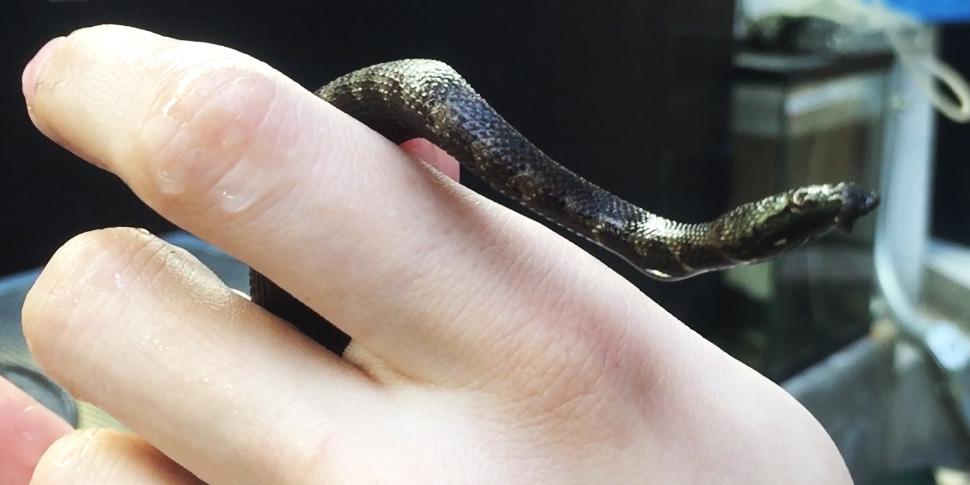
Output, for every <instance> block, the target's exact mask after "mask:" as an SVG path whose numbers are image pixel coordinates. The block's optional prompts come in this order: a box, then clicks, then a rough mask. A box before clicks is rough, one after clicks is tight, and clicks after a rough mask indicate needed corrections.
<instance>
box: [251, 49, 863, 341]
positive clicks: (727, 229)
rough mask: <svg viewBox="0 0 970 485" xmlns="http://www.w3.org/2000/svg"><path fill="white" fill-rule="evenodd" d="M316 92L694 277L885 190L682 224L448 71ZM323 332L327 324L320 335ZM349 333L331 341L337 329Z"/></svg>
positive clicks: (828, 221)
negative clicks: (565, 158) (589, 174)
mask: <svg viewBox="0 0 970 485" xmlns="http://www.w3.org/2000/svg"><path fill="white" fill-rule="evenodd" d="M316 94H317V95H318V96H319V97H320V98H322V99H323V100H325V101H327V102H329V103H330V104H332V105H334V106H335V107H337V108H338V109H340V110H342V111H344V112H346V113H347V114H349V115H351V116H353V117H354V118H356V119H357V120H359V121H361V122H362V123H364V124H366V125H367V126H369V127H370V128H372V129H374V130H375V131H377V132H378V133H380V134H381V135H383V136H384V137H386V138H388V139H389V140H391V141H392V142H395V143H403V142H405V141H407V140H410V139H413V138H425V139H427V140H429V141H431V142H432V143H434V144H435V145H437V146H438V147H440V148H442V149H443V150H445V151H446V152H448V153H449V154H450V155H451V156H453V157H454V158H455V159H457V160H458V162H459V163H460V164H461V165H462V166H463V167H465V168H466V169H467V170H468V171H469V172H471V173H473V174H474V175H476V176H478V177H480V178H481V179H482V180H484V181H485V182H486V183H488V184H489V185H490V186H492V187H493V188H495V189H497V190H498V191H499V192H501V193H502V194H504V195H505V196H507V197H509V198H511V199H513V200H515V201H517V202H519V203H521V204H522V205H523V206H525V207H526V208H528V209H530V210H531V211H532V212H535V213H536V214H538V215H540V216H542V217H545V218H546V219H548V220H550V221H552V222H554V223H556V224H559V225H561V226H563V227H565V228H567V229H569V230H571V231H573V232H575V233H576V234H579V235H581V236H583V237H585V238H587V239H589V240H590V241H593V242H594V243H596V244H599V245H600V246H602V247H604V248H606V249H609V250H610V251H612V252H614V253H616V254H617V255H619V256H620V257H622V258H624V259H625V260H627V261H628V262H629V263H630V264H632V265H633V266H634V267H636V268H638V269H640V270H641V271H643V272H644V273H646V274H647V275H649V276H651V277H654V278H657V279H661V280H677V279H683V278H688V277H691V276H694V275H697V274H700V273H704V272H707V271H715V270H721V269H725V268H731V267H734V266H740V265H744V264H749V263H754V262H759V261H764V260H766V259H770V258H772V257H775V256H777V255H779V254H782V253H785V252H788V251H791V250H792V249H794V248H797V247H798V246H800V245H802V244H803V243H805V242H807V241H809V240H811V239H814V238H817V237H820V236H822V235H824V234H825V233H827V232H829V231H831V230H832V229H835V228H838V229H842V230H845V231H848V230H850V229H851V227H852V224H853V222H854V221H855V220H856V219H858V218H859V217H861V216H864V215H865V214H867V213H869V212H870V211H872V210H873V208H875V207H876V205H877V204H878V196H877V195H876V194H875V193H873V192H870V191H868V190H864V189H862V188H859V187H857V186H855V185H854V184H852V183H838V184H831V185H828V184H826V185H812V186H806V187H800V188H797V189H793V190H789V191H787V192H783V193H781V194H777V195H773V196H770V197H767V198H765V199H762V200H760V201H758V202H753V203H749V204H744V205H742V206H739V207H737V208H735V209H733V210H731V211H729V212H727V213H725V214H723V215H721V216H720V217H718V218H716V219H714V220H713V221H710V222H705V223H699V224H685V223H681V222H677V221H672V220H669V219H665V218H663V217H661V216H658V215H656V214H653V213H651V212H649V211H646V210H644V209H642V208H640V207H637V206H636V205H633V204H631V203H629V202H627V201H625V200H623V199H621V198H619V197H617V196H615V195H613V194H611V193H610V192H608V191H606V190H604V189H602V188H600V187H598V186H596V185H594V184H593V183H591V182H589V181H587V180H585V179H583V178H582V177H580V176H579V175H577V174H575V173H573V172H571V171H570V170H568V169H566V168H565V167H563V166H562V165H559V164H558V163H556V162H555V161H554V160H553V159H552V158H550V157H549V156H547V155H546V154H545V153H543V152H542V151H541V150H539V149H538V148H537V147H536V146H535V145H533V144H532V143H531V142H529V141H528V140H527V139H526V138H525V137H524V136H522V135H521V134H520V133H519V132H518V131H517V130H516V129H515V128H513V127H512V125H511V124H509V123H508V122H507V121H505V120H504V119H503V118H502V117H501V115H499V114H498V113H497V112H496V111H495V110H494V109H492V107H491V106H489V105H488V103H487V102H486V101H485V100H484V99H482V98H481V97H480V96H479V95H478V94H477V93H476V92H475V91H474V90H473V89H472V88H471V86H469V85H468V83H467V82H466V81H465V80H464V79H463V78H462V77H461V76H460V75H459V74H458V73H457V72H455V71H454V70H453V69H452V68H451V67H449V66H448V65H447V64H444V63H442V62H439V61H433V60H423V59H411V60H401V61H395V62H388V63H384V64H378V65H375V66H371V67H367V68H364V69H361V70H358V71H355V72H352V73H350V74H347V75H345V76H342V77H339V78H337V79H336V80H334V81H332V82H331V83H329V84H327V85H326V86H324V87H322V88H320V89H319V90H318V91H317V92H316ZM251 287H252V288H251V291H252V293H253V299H254V301H256V302H257V303H259V304H260V305H262V306H264V307H265V308H267V309H268V310H270V311H271V312H273V313H276V314H277V315H279V316H280V317H282V318H285V319H287V320H289V321H290V322H291V323H293V324H295V325H297V327H299V328H300V329H301V330H302V331H304V332H305V333H308V334H310V335H311V337H314V338H316V339H317V340H318V341H319V340H324V341H323V342H322V343H324V345H326V346H327V347H328V348H330V349H331V350H335V351H337V352H338V353H339V352H340V351H342V350H343V346H345V345H346V341H349V340H347V338H346V337H345V336H342V334H340V333H339V330H336V329H335V328H333V327H332V326H331V325H330V324H329V323H327V322H325V321H323V320H322V319H321V317H319V316H317V315H316V313H314V312H313V311H312V310H310V309H309V308H306V307H303V305H302V304H301V303H299V302H298V301H297V300H296V299H295V298H293V297H291V296H289V295H288V294H287V293H286V292H285V291H283V290H281V289H280V288H279V287H277V286H276V285H275V284H273V283H272V282H271V281H269V280H267V279H266V278H265V277H263V276H262V275H260V274H259V273H257V272H252V276H251ZM321 332H323V333H322V334H321ZM338 334H339V335H341V337H340V338H339V339H337V340H339V341H337V342H335V344H334V345H331V344H330V343H329V342H327V341H326V340H328V339H329V340H332V339H333V336H334V335H338Z"/></svg>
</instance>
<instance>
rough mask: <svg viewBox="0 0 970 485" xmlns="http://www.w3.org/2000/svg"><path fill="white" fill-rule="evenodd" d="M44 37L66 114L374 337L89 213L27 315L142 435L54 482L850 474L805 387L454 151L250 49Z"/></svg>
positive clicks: (93, 438) (139, 175) (46, 107)
mask: <svg viewBox="0 0 970 485" xmlns="http://www.w3.org/2000/svg"><path fill="white" fill-rule="evenodd" d="M44 51H46V53H47V54H49V55H50V56H49V58H47V59H46V61H45V60H43V59H42V57H43V56H39V58H37V59H35V60H34V61H33V62H32V63H31V64H30V65H29V66H28V68H27V69H26V71H25V75H24V95H25V97H26V100H27V104H28V107H29V112H30V115H31V118H32V120H33V121H34V123H35V124H36V125H37V127H38V128H39V129H40V130H41V131H42V132H44V133H45V134H46V135H48V136H49V137H51V138H52V139H53V140H55V141H56V142H58V143H60V144H62V145H64V146H65V147H67V148H69V149H70V150H72V151H73V152H75V153H77V154H78V155H80V156H81V157H83V158H85V159H87V160H89V161H90V162H92V163H94V164H96V165H98V166H100V167H103V168H105V169H106V170H109V171H111V172H112V173H114V174H116V175H117V176H118V177H120V178H121V179H122V180H123V181H124V182H125V183H126V184H128V185H129V186H130V187H131V189H132V190H133V191H134V192H135V193H136V194H138V196H139V197H141V198H142V200H144V201H145V202H146V203H147V204H148V205H150V206H151V207H152V208H154V209H155V210H157V211H158V212H159V213H161V214H162V215H164V216H165V217H167V218H169V219H170V220H172V221H174V222H175V223H176V224H178V225H180V226H182V227H184V228H186V229H187V230H189V231H191V232H193V233H194V234H196V235H198V236H200V237H202V238H203V239H205V240H207V241H209V242H211V243H213V244H215V245H216V246H219V247H220V248H222V249H224V250H225V251H227V252H228V253H230V254H232V255H233V256H235V257H237V258H238V259H240V260H242V261H245V262H246V263H247V264H250V265H251V266H253V267H254V268H256V269H257V270H259V271H261V272H262V273H264V274H266V275H267V276H268V277H270V278H271V279H273V280H274V281H275V282H277V283H279V284H280V285H281V286H283V287H284V288H286V289H287V291H289V292H290V293H292V294H294V295H295V296H297V297H298V298H300V299H301V300H302V301H304V302H307V303H308V305H309V306H311V307H312V308H314V309H315V310H317V311H318V312H320V313H321V314H322V315H324V316H326V317H327V318H328V319H329V320H330V321H332V322H334V323H335V324H336V325H338V326H339V327H340V328H341V329H342V330H343V331H345V332H346V333H348V334H349V335H351V336H352V337H353V338H354V342H353V344H352V345H351V347H350V348H348V350H347V353H346V354H345V357H344V358H339V357H337V356H334V355H333V354H330V353H328V352H326V351H324V350H323V349H321V348H320V347H319V346H318V345H316V344H315V343H314V342H312V341H310V340H309V339H307V338H306V337H304V336H303V335H301V334H299V333H298V332H295V331H294V330H292V328H291V327H290V326H288V325H287V324H286V323H285V322H282V321H280V320H279V319H277V318H275V317H273V316H272V315H270V314H268V313H267V312H265V311H263V310H262V309H261V308H259V307H258V306H256V305H255V304H253V303H251V302H250V301H249V300H247V299H246V298H244V297H242V296H240V295H238V294H237V293H235V292H233V291H232V290H230V289H229V288H227V287H226V286H225V285H223V284H222V282H221V281H219V280H218V279H217V278H216V277H215V276H214V275H213V274H212V273H211V272H209V271H208V270H207V269H206V268H204V267H203V266H202V265H201V264H200V263H199V262H198V261H196V260H195V259H194V258H192V257H191V256H190V255H188V254H187V253H186V252H184V251H182V250H180V249H178V248H175V247H172V246H169V245H168V244H166V243H165V242H163V241H161V240H159V239H158V238H155V237H154V236H151V235H149V234H147V233H145V232H142V231H137V230H133V229H108V230H102V231H95V232H91V233H87V234H83V235H80V236H78V237H76V238H74V239H72V240H71V241H70V242H68V243H67V244H65V245H64V246H63V247H62V248H61V249H60V250H59V251H58V252H57V254H55V255H54V257H53V258H52V260H51V262H50V263H49V264H48V266H47V267H46V268H45V270H44V272H43V273H42V275H41V276H40V278H39V279H38V281H37V283H36V284H35V286H34V288H33V289H32V290H31V292H30V294H29V295H28V297H27V301H26V303H25V305H24V319H23V320H24V332H25V335H26V336H27V338H28V341H29V343H30V345H31V349H32V351H33V352H34V355H35V357H36V358H37V360H38V362H39V363H40V364H41V365H42V366H43V367H44V369H45V370H46V371H47V372H48V373H49V374H50V375H52V376H53V377H54V378H55V379H57V381H58V382H60V383H61V384H62V385H64V386H65V387H66V388H67V389H68V390H69V391H70V392H71V393H72V394H74V395H75V396H78V397H79V398H81V399H85V400H88V401H91V402H93V403H94V404H96V405H98V406H100V407H102V408H104V409H105V410H107V411H108V412H109V413H111V414H112V415H113V416H114V417H116V418H118V419H119V420H120V421H121V422H123V423H124V424H125V425H127V426H128V427H129V428H130V429H131V433H129V432H122V431H97V432H92V431H89V430H88V431H78V432H74V433H70V434H66V435H64V436H63V437H62V438H60V439H59V440H58V441H57V442H55V443H54V444H53V445H52V446H51V447H50V448H49V449H48V450H47V451H46V453H44V454H43V456H41V457H39V458H38V459H39V464H38V466H37V469H36V472H35V475H34V480H36V481H37V482H42V483H61V482H67V481H76V480H81V481H84V480H86V481H90V482H95V483H146V484H147V483H173V482H174V483H195V482H196V481H199V480H201V481H204V482H207V483H372V482H380V483H385V482H387V483H658V484H670V483H743V484H752V483H766V484H777V483H785V484H797V483H806V484H809V483H810V484H817V483H828V484H835V483H849V482H850V479H849V477H848V473H847V471H846V469H845V465H844V463H843V462H842V459H841V457H840V456H839V454H838V452H837V450H836V449H835V447H834V445H833V444H832V442H831V440H830V439H829V437H828V436H827V435H826V433H825V432H824V430H823V429H822V428H821V426H819V424H818V423H817V422H816V421H815V419H814V418H813V417H812V416H811V415H810V414H809V413H808V412H807V411H806V410H805V409H804V408H803V407H801V406H800V405H799V404H798V403H797V402H796V401H795V400H794V399H792V398H791V397H790V396H789V395H788V394H787V393H785V392H784V391H783V390H781V389H780V388H779V387H777V386H776V385H774V384H773V383H771V382H770V381H768V380H766V379H764V378H763V377H762V376H760V375H758V374H757V373H756V372H754V371H752V370H751V369H749V368H747V367H745V366H743V365H742V364H740V363H738V362H737V361H735V360H733V359H732V358H730V357H729V356H727V355H726V354H724V353H723V352H721V351H720V350H719V349H717V348H716V347H715V346H713V345H711V344H710V343H708V342H707V341H705V340H703V339H702V338H701V337H699V336H698V335H696V334H695V333H693V332H692V331H690V330H689V329H688V328H686V327H685V326H684V325H683V324H681V323H680V322H678V321H677V320H676V319H674V318H673V317H671V316H670V315H669V314H667V313H666V312H665V311H663V309H661V308H659V307H658V306H657V305H656V304H655V303H653V302H652V301H651V300H650V299H649V298H647V297H646V296H644V295H643V294H642V293H640V292H639V291H638V290H637V289H636V288H635V287H633V286H632V285H631V284H629V283H628V282H627V281H625V280H624V279H622V278H621V277H619V276H618V275H616V274H615V273H613V272H612V271H610V270H609V269H608V268H607V267H605V266H604V265H602V264H601V263H599V262H598V261H596V260H595V259H594V258H592V257H591V256H589V255H588V254H586V253H585V252H583V251H582V250H581V249H579V248H577V247H575V246H573V245H572V244H570V243H568V242H567V241H565V240H564V239H562V238H560V237H559V236H557V235H556V234H555V233H553V232H551V231H549V230H547V229H545V228H544V227H542V226H541V225H539V224H538V223H536V222H534V221H531V220H529V219H527V218H525V217H522V216H520V215H517V214H515V213H513V212H512V211H509V210H507V209H505V208H503V207H501V206H500V205H497V204H494V203H492V202H490V201H488V200H486V199H483V198H482V197H480V196H478V195H477V194H474V193H472V192H470V191H468V190H466V189H464V188H462V187H461V186H459V185H458V184H456V183H454V182H453V181H452V180H450V179H449V177H448V176H443V175H442V172H443V173H445V174H446V175H450V177H451V178H455V177H457V171H456V167H455V162H454V161H453V160H451V159H449V158H448V157H447V156H446V155H444V154H443V153H441V152H440V151H437V150H435V149H433V148H431V147H428V146H427V145H425V144H421V143H417V144H413V145H411V146H410V150H411V154H410V155H409V153H408V152H407V151H403V150H401V149H399V148H398V147H397V146H394V145H393V144H391V143H389V142H388V141H386V140H384V139H383V138H381V137H379V136H377V135H376V134H375V133H373V132H372V131H370V130H368V129H367V128H366V127H364V126H362V125H360V124H359V123H357V122H356V121H354V120H353V119H351V118H349V117H347V116H346V115H344V114H343V113H341V112H339V111H337V110H335V109H334V108H332V107H331V106H329V105H327V104H326V103H324V102H322V101H320V100H319V99H317V98H316V97H314V96H313V95H312V94H311V93H310V92H308V91H306V90H305V89H303V88H302V87H300V86H298V85H296V84H295V83H294V82H292V81H291V80H289V79H287V78H285V77H284V76H283V75H282V74H280V73H278V72H275V71H273V70H272V69H271V68H269V67H268V66H266V65H265V64H262V63H260V62H258V61H255V60H253V59H251V58H249V57H246V56H244V55H242V54H239V53H237V52H234V51H231V50H229V49H225V48H221V47H217V46H212V45H207V44H198V43H188V42H182V41H177V40H173V39H168V38H164V37H159V36H156V35H153V34H150V33H146V32H143V31H138V30H135V29H130V28H123V27H116V26H102V27H95V28H90V29H85V30H81V31H77V32H75V33H73V34H71V35H70V36H68V37H67V38H65V39H62V40H61V41H60V42H59V43H56V44H54V45H48V47H46V48H45V49H44ZM415 154H416V155H417V157H416V156H415ZM417 158H421V159H423V160H425V161H426V162H430V165H434V166H437V167H439V168H440V169H441V170H440V171H437V170H434V169H433V168H431V167H429V165H428V164H423V163H420V162H419V161H417ZM0 450H2V449H0ZM2 458H3V457H0V459H2Z"/></svg>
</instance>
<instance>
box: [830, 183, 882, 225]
mask: <svg viewBox="0 0 970 485" xmlns="http://www.w3.org/2000/svg"><path fill="white" fill-rule="evenodd" d="M835 189H836V190H838V191H840V192H841V199H842V210H841V211H840V212H839V215H837V216H836V217H835V224H836V226H837V227H838V228H839V229H841V230H842V231H845V232H851V231H852V225H853V224H854V223H855V221H856V219H858V218H860V217H862V216H864V215H866V214H868V213H870V212H872V210H873V209H875V208H876V207H877V206H878V205H879V194H876V193H875V192H872V191H870V190H865V189H862V188H860V187H857V186H856V185H855V184H852V183H841V184H838V185H836V186H835Z"/></svg>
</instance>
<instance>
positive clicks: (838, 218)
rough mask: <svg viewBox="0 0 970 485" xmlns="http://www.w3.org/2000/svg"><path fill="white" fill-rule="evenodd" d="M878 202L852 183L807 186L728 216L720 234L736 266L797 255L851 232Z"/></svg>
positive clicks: (719, 224)
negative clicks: (801, 249)
mask: <svg viewBox="0 0 970 485" xmlns="http://www.w3.org/2000/svg"><path fill="white" fill-rule="evenodd" d="M878 204H879V197H878V196H877V195H876V194H875V193H873V192H870V191H867V190H864V189H861V188H859V187H857V186H856V185H854V184H852V183H847V182H846V183H840V184H835V185H832V184H825V185H809V186H805V187H799V188H797V189H793V190H789V191H788V192H784V193H781V194H778V195H774V196H771V197H768V198H765V199H763V200H761V201H758V202H754V203H751V204H745V205H743V206H741V207H738V208H737V209H735V210H733V211H731V212H728V213H727V214H725V215H724V216H722V217H721V218H719V219H718V220H717V221H715V226H716V227H717V230H716V233H717V234H718V236H719V239H720V241H721V244H722V247H723V251H724V252H725V253H726V256H727V257H728V258H729V259H731V260H732V261H733V262H734V263H735V264H745V263H753V262H758V261H764V260H766V259H770V258H772V257H774V256H777V255H779V254H782V253H786V252H788V251H791V250H794V249H796V248H798V247H799V246H801V245H802V244H804V243H806V242H808V241H811V240H813V239H816V238H818V237H821V236H823V235H825V234H826V233H828V232H830V231H831V230H833V229H841V230H843V231H849V230H851V229H852V225H853V223H854V222H855V221H856V220H857V219H859V218H860V217H862V216H864V215H866V214H868V213H869V212H871V211H872V210H873V209H874V208H875V207H876V206H877V205H878Z"/></svg>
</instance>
